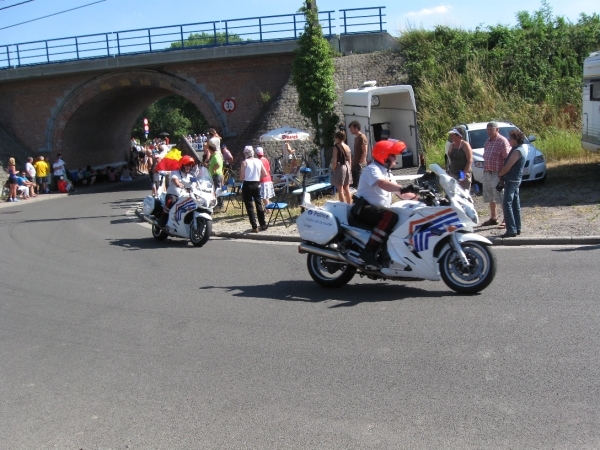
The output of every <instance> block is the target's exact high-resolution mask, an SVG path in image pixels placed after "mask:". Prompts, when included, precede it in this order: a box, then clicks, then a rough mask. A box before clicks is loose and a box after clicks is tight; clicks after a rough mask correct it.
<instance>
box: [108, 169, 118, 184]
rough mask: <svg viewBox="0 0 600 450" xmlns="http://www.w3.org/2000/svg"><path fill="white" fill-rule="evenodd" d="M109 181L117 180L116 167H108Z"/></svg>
mask: <svg viewBox="0 0 600 450" xmlns="http://www.w3.org/2000/svg"><path fill="white" fill-rule="evenodd" d="M106 170H107V175H108V181H117V171H116V170H115V168H114V167H110V166H109V167H107V168H106Z"/></svg>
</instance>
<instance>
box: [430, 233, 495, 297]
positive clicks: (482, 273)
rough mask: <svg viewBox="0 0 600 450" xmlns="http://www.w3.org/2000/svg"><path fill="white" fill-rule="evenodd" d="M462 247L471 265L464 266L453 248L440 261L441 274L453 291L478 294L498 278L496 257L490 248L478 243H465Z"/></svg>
mask: <svg viewBox="0 0 600 450" xmlns="http://www.w3.org/2000/svg"><path fill="white" fill-rule="evenodd" d="M461 247H462V250H463V252H464V253H465V256H466V257H467V260H468V261H469V265H468V266H464V265H463V263H462V262H461V260H460V258H459V257H458V254H457V253H456V252H455V251H454V249H452V248H451V249H450V250H448V251H447V252H446V253H444V255H443V256H442V258H441V259H440V263H439V266H440V274H441V276H442V279H443V280H444V283H446V285H447V286H448V287H449V288H450V289H452V290H453V291H456V292H458V293H459V294H477V293H478V292H481V291H483V290H484V289H485V288H486V287H488V286H489V285H490V283H491V282H492V281H493V280H494V277H495V276H496V267H497V262H496V255H494V253H493V252H492V249H491V248H490V247H489V246H487V245H482V244H480V243H478V242H463V243H461Z"/></svg>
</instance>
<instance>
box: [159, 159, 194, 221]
mask: <svg viewBox="0 0 600 450" xmlns="http://www.w3.org/2000/svg"><path fill="white" fill-rule="evenodd" d="M195 165H196V161H195V160H194V158H192V157H191V156H187V155H186V156H184V157H183V158H181V159H180V160H179V170H174V171H172V172H171V182H170V183H169V188H168V189H167V195H166V197H165V207H164V209H163V215H162V217H161V222H160V225H161V226H162V227H164V226H165V225H166V224H167V222H168V220H169V211H170V210H171V208H172V207H173V205H174V204H175V203H176V202H177V198H178V197H179V196H180V195H182V194H183V193H185V188H186V187H190V185H191V183H192V179H193V175H192V173H191V171H192V168H193V167H194V166H195Z"/></svg>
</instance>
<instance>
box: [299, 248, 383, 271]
mask: <svg viewBox="0 0 600 450" xmlns="http://www.w3.org/2000/svg"><path fill="white" fill-rule="evenodd" d="M298 253H312V254H313V255H318V256H322V257H324V258H327V259H331V260H334V261H340V262H343V263H346V264H350V265H351V266H354V267H356V268H357V269H360V270H361V271H362V272H363V273H365V274H367V275H374V276H377V277H379V278H381V279H384V280H385V279H386V278H385V277H384V276H382V274H381V272H379V271H372V270H365V268H364V267H363V266H362V265H360V264H358V263H357V262H354V261H352V260H350V259H346V258H344V257H343V256H342V255H341V254H340V253H339V252H336V251H333V250H327V249H326V248H322V247H315V246H314V245H308V244H306V243H304V242H303V243H302V244H300V245H299V246H298Z"/></svg>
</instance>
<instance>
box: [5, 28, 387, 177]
mask: <svg viewBox="0 0 600 450" xmlns="http://www.w3.org/2000/svg"><path fill="white" fill-rule="evenodd" d="M334 39H337V41H335V45H336V46H338V48H340V49H342V51H344V52H346V53H349V52H351V51H353V50H354V51H355V52H356V51H362V52H372V51H376V50H383V49H384V48H390V46H391V41H392V39H391V36H389V35H388V34H387V33H385V32H382V33H380V32H375V33H365V34H360V33H359V34H353V35H348V36H337V37H334ZM296 47H297V41H295V40H281V41H272V42H262V43H247V44H244V45H231V46H214V47H209V48H194V49H181V50H178V51H169V52H159V53H147V54H131V55H120V56H117V57H108V58H96V59H82V60H76V61H66V62H57V63H50V64H42V65H30V66H18V67H9V68H6V69H5V70H0V131H2V130H4V133H5V135H6V134H7V135H9V136H10V137H11V138H12V139H14V141H16V142H17V143H18V144H19V145H20V147H21V148H22V149H24V150H25V151H26V152H27V153H28V154H29V155H31V156H36V155H48V154H49V153H53V154H55V153H57V152H62V153H63V158H64V159H65V160H66V161H68V162H69V165H70V167H72V168H74V167H81V166H84V165H86V164H91V165H102V164H111V163H116V162H120V161H124V160H125V159H126V157H127V154H128V150H129V141H130V139H131V130H132V128H133V125H134V122H135V120H136V118H137V117H138V116H139V115H140V114H141V112H142V111H143V110H144V109H145V108H146V107H147V106H149V105H151V104H152V103H154V102H155V101H157V100H159V99H161V98H163V97H166V96H170V95H173V94H177V95H180V96H182V97H184V98H186V99H187V100H189V101H191V102H192V103H194V104H195V105H196V106H197V107H198V109H199V110H200V111H201V112H202V114H203V115H204V117H205V118H206V120H207V122H208V123H209V124H210V125H211V126H214V127H215V128H217V129H218V130H219V132H220V133H221V135H222V136H223V137H224V139H225V142H227V143H229V144H232V145H234V146H237V145H239V144H240V143H239V142H238V140H240V139H241V137H242V136H244V134H245V133H246V134H247V133H248V127H249V126H250V124H252V123H253V121H254V120H255V119H256V118H257V117H258V116H259V115H260V114H261V113H262V112H263V110H264V102H263V100H262V99H261V94H265V93H268V94H269V95H270V96H271V97H275V95H276V94H277V93H278V92H279V91H280V90H281V89H282V87H283V86H284V85H285V84H286V83H287V82H288V80H289V78H290V75H291V66H292V61H293V58H294V54H293V52H294V50H295V49H296ZM227 98H233V99H235V102H236V109H235V110H234V111H233V112H225V111H224V110H223V107H222V102H223V100H224V99H227ZM291 125H293V124H291ZM156 131H158V130H156ZM198 131H201V130H198ZM4 156H5V155H3V158H4ZM19 159H22V158H19ZM2 162H3V163H5V162H4V161H2ZM21 162H24V161H21Z"/></svg>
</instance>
